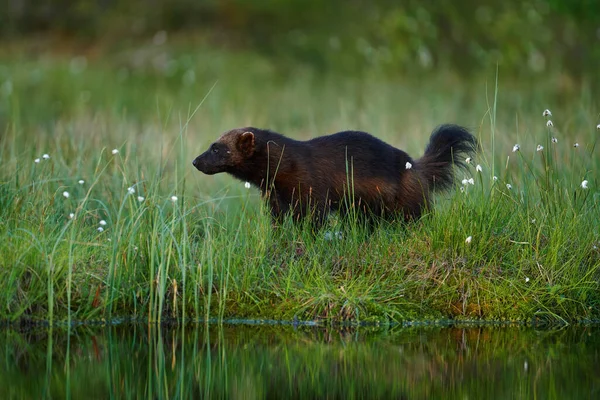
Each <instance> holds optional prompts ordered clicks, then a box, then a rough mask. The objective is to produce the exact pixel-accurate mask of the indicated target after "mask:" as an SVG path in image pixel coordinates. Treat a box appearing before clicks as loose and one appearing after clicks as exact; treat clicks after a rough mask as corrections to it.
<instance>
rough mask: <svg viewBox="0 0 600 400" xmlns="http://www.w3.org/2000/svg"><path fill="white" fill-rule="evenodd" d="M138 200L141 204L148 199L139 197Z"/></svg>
mask: <svg viewBox="0 0 600 400" xmlns="http://www.w3.org/2000/svg"><path fill="white" fill-rule="evenodd" d="M137 200H138V201H139V202H140V203H141V202H142V201H144V200H146V199H145V198H144V196H138V198H137Z"/></svg>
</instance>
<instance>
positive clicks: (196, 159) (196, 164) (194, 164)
mask: <svg viewBox="0 0 600 400" xmlns="http://www.w3.org/2000/svg"><path fill="white" fill-rule="evenodd" d="M192 165H193V166H194V167H196V168H198V158H197V157H196V158H194V161H192Z"/></svg>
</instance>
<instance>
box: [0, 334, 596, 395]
mask: <svg viewBox="0 0 600 400" xmlns="http://www.w3.org/2000/svg"><path fill="white" fill-rule="evenodd" d="M599 334H600V328H598V327H568V328H564V329H560V330H535V329H533V328H516V327H503V328H492V327H483V328H416V327H413V328H401V327H397V328H388V329H381V328H379V329H375V328H365V327H360V328H348V329H342V330H339V329H324V328H317V327H297V328H294V327H293V326H241V325H226V326H223V327H218V326H210V327H208V328H205V327H204V326H194V327H187V328H185V329H180V328H172V327H171V328H169V327H156V326H150V327H148V326H145V325H121V326H112V327H78V328H75V329H73V330H71V332H70V335H69V334H68V331H66V330H62V329H60V330H59V329H56V328H55V329H54V330H49V329H41V328H40V329H34V330H28V331H15V330H8V329H0V362H1V363H2V364H1V366H0V398H2V399H9V398H28V399H39V398H50V397H51V398H69V397H70V398H74V399H80V398H81V399H83V398H86V399H87V398H152V399H158V398H227V399H262V398H343V399H351V398H386V399H431V398H444V399H454V398H457V399H494V398H499V399H503V398H506V399H529V398H531V399H533V398H537V399H569V398H573V399H593V398H596V399H598V398H600V335H599Z"/></svg>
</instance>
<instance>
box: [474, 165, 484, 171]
mask: <svg viewBox="0 0 600 400" xmlns="http://www.w3.org/2000/svg"><path fill="white" fill-rule="evenodd" d="M475 171H477V172H483V168H482V167H481V165H479V164H477V166H476V167H475Z"/></svg>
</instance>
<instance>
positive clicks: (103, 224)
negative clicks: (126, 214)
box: [98, 219, 106, 226]
mask: <svg viewBox="0 0 600 400" xmlns="http://www.w3.org/2000/svg"><path fill="white" fill-rule="evenodd" d="M98 223H99V224H100V225H102V226H106V221H105V220H103V219H101V220H100V222H98Z"/></svg>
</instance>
